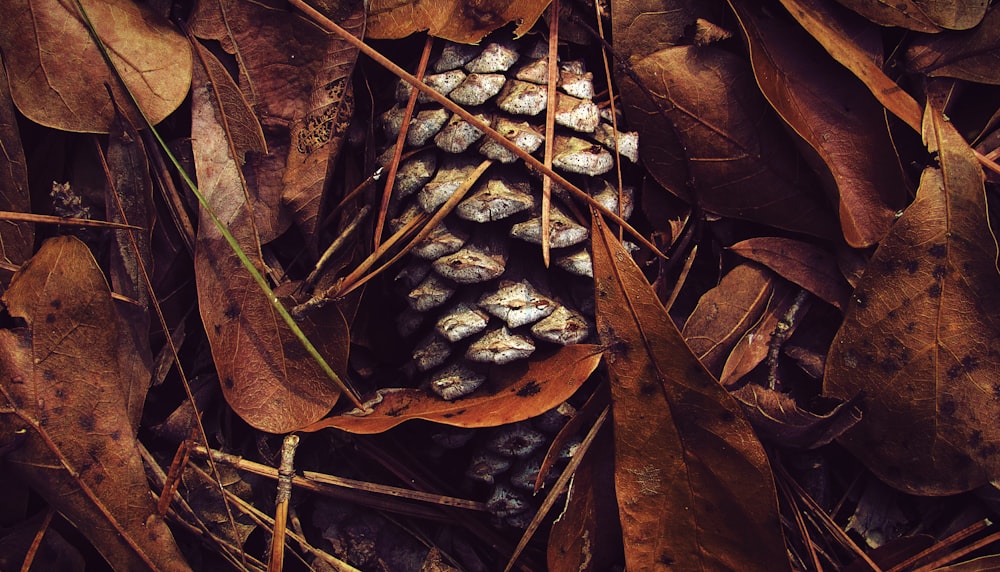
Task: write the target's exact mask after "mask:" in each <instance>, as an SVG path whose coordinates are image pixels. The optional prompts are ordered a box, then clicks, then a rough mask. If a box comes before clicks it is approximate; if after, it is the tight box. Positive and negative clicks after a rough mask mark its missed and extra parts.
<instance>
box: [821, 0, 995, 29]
mask: <svg viewBox="0 0 1000 572" xmlns="http://www.w3.org/2000/svg"><path fill="white" fill-rule="evenodd" d="M837 2H840V3H841V4H843V5H844V6H846V7H848V8H850V9H851V10H854V11H855V12H857V13H858V14H861V15H862V16H864V17H865V18H868V19H869V20H871V21H872V22H875V23H876V24H879V25H882V26H899V27H900V28H907V29H910V30H916V31H918V32H937V31H940V30H941V29H950V30H965V29H968V28H971V27H973V26H975V25H976V24H978V23H979V21H980V20H982V18H983V14H984V13H985V12H986V7H987V6H988V5H989V2H983V1H982V0H947V1H944V2H942V1H941V0H896V1H894V2H884V1H880V0H837Z"/></svg>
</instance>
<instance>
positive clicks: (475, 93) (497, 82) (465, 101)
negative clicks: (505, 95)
mask: <svg viewBox="0 0 1000 572" xmlns="http://www.w3.org/2000/svg"><path fill="white" fill-rule="evenodd" d="M506 82H507V78H506V77H505V76H504V75H502V74H496V73H474V74H469V77H467V78H465V81H463V82H462V84H461V85H459V86H458V87H456V88H455V89H453V90H451V93H449V94H448V97H449V98H450V99H451V100H452V101H454V102H455V103H458V104H460V105H467V106H476V105H482V104H484V103H486V102H487V100H489V99H490V98H491V97H493V96H494V95H496V94H498V93H500V90H501V89H503V86H504V84H505V83H506Z"/></svg>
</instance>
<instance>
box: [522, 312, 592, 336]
mask: <svg viewBox="0 0 1000 572" xmlns="http://www.w3.org/2000/svg"><path fill="white" fill-rule="evenodd" d="M531 334H532V335H533V336H535V337H536V338H538V339H540V340H543V341H546V342H552V343H554V344H559V345H563V346H568V345H573V344H578V343H580V342H582V341H584V340H585V339H587V337H588V336H590V325H589V324H587V320H586V318H584V317H583V315H582V314H580V313H579V312H574V311H572V310H570V309H569V308H567V307H566V306H559V308H557V309H556V310H555V311H554V312H552V313H551V314H550V315H549V316H548V317H546V318H545V319H543V320H540V321H538V323H536V324H535V325H534V326H532V327H531Z"/></svg>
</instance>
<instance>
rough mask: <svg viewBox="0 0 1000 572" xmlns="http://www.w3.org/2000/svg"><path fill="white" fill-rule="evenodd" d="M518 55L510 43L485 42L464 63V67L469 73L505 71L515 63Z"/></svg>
mask: <svg viewBox="0 0 1000 572" xmlns="http://www.w3.org/2000/svg"><path fill="white" fill-rule="evenodd" d="M520 57H521V56H520V54H518V53H517V51H515V50H514V47H513V45H512V44H509V43H496V42H493V43H490V44H487V46H486V47H485V48H483V51H482V52H481V53H480V54H479V55H478V56H476V57H475V58H473V59H472V60H471V61H469V63H467V64H465V69H466V70H468V71H469V72H470V73H497V72H505V71H507V70H509V69H510V67H511V66H512V65H514V64H515V63H517V60H518V58H520Z"/></svg>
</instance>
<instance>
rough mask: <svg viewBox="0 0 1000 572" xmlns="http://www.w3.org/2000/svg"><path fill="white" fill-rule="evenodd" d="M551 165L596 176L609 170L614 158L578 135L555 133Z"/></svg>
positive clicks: (612, 165) (603, 149) (605, 150)
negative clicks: (566, 135)
mask: <svg viewBox="0 0 1000 572" xmlns="http://www.w3.org/2000/svg"><path fill="white" fill-rule="evenodd" d="M552 166H553V167H555V168H557V169H561V170H563V171H569V172H570V173H579V174H581V175H587V176H590V177H596V176H597V175H603V174H604V173H607V172H608V171H610V170H611V168H612V167H614V166H615V158H614V157H613V156H612V155H611V153H609V152H608V150H607V149H605V148H604V147H602V146H600V145H596V144H594V143H591V142H589V141H585V140H583V139H580V138H579V137H564V136H559V135H556V142H555V148H554V153H553V154H552Z"/></svg>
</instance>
